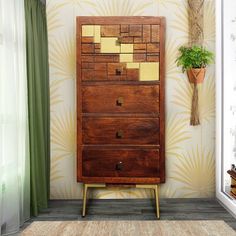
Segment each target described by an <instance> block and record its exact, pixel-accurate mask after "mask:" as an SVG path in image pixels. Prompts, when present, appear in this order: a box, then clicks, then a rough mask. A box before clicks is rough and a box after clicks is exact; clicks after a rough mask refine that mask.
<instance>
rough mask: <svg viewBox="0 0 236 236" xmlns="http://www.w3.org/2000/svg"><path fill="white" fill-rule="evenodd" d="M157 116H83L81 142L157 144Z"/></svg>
mask: <svg viewBox="0 0 236 236" xmlns="http://www.w3.org/2000/svg"><path fill="white" fill-rule="evenodd" d="M159 135H160V134H159V119H158V118H96V117H83V120H82V137H83V144H129V145H130V144H133V145H136V144H137V145H138V144H150V145H151V144H153V145H157V144H159Z"/></svg>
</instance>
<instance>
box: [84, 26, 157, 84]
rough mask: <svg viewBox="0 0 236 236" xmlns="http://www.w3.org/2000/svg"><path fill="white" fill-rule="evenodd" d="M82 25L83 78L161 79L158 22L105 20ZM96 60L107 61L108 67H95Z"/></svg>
mask: <svg viewBox="0 0 236 236" xmlns="http://www.w3.org/2000/svg"><path fill="white" fill-rule="evenodd" d="M81 27H82V35H81V36H82V37H81V63H82V69H81V70H82V73H81V74H82V80H83V81H89V80H90V81H91V80H93V81H95V80H96V81H103V80H126V81H153V80H154V81H157V80H159V59H160V25H159V24H153V25H152V24H150V25H149V24H145V25H143V24H117V25H116V24H114V25H109V24H108V25H107V24H104V25H82V26H81ZM96 63H105V64H106V69H104V68H103V69H101V70H97V69H96V68H94V64H96ZM84 66H85V67H86V68H85V67H84Z"/></svg>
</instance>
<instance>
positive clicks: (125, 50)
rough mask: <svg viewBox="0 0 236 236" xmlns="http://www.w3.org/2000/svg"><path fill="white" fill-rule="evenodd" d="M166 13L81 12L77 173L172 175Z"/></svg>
mask: <svg viewBox="0 0 236 236" xmlns="http://www.w3.org/2000/svg"><path fill="white" fill-rule="evenodd" d="M164 41H165V19H164V18H162V17H77V51H76V52H77V137H78V138H77V180H78V181H79V182H83V183H106V184H109V183H112V184H119V183H120V184H121V183H122V184H158V183H161V182H164V181H165V123H164V122H165V109H164V92H165V90H164V74H165V64H164V61H165V52H164V50H165V46H164Z"/></svg>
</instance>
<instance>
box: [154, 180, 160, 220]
mask: <svg viewBox="0 0 236 236" xmlns="http://www.w3.org/2000/svg"><path fill="white" fill-rule="evenodd" d="M154 194H155V200H156V215H157V219H160V208H159V186H158V184H157V185H155V187H154Z"/></svg>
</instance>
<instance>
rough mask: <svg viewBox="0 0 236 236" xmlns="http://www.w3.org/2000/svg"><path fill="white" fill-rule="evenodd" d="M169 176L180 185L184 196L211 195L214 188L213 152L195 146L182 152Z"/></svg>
mask: <svg viewBox="0 0 236 236" xmlns="http://www.w3.org/2000/svg"><path fill="white" fill-rule="evenodd" d="M171 178H172V179H173V180H175V181H177V182H179V183H180V184H181V185H182V189H183V191H184V192H185V194H184V197H212V196H213V195H214V189H215V159H214V152H213V151H208V150H205V149H203V150H200V148H198V147H196V148H193V149H192V150H191V151H188V152H186V153H185V154H182V155H181V157H180V158H179V159H178V163H177V164H176V165H175V170H173V172H172V177H171Z"/></svg>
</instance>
